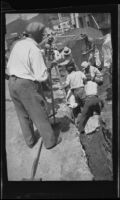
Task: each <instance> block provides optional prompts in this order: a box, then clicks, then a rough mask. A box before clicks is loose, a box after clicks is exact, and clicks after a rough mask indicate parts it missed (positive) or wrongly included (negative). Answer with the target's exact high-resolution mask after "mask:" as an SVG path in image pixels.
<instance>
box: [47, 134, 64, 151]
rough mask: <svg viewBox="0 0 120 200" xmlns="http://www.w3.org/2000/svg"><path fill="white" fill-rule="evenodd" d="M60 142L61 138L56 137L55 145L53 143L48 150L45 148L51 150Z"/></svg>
mask: <svg viewBox="0 0 120 200" xmlns="http://www.w3.org/2000/svg"><path fill="white" fill-rule="evenodd" d="M61 141H62V138H61V137H58V138H57V141H56V143H55V144H54V145H53V146H51V147H49V148H47V149H52V148H54V147H56V146H57V145H58V144H60V143H61Z"/></svg>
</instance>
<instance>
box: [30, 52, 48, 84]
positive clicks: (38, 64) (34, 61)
mask: <svg viewBox="0 0 120 200" xmlns="http://www.w3.org/2000/svg"><path fill="white" fill-rule="evenodd" d="M30 63H31V67H32V70H33V73H34V76H35V79H36V81H39V82H42V81H46V80H47V78H48V71H47V67H46V65H45V62H44V59H43V56H42V53H41V51H40V50H39V49H38V48H34V49H32V50H31V51H30Z"/></svg>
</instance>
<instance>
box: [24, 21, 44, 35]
mask: <svg viewBox="0 0 120 200" xmlns="http://www.w3.org/2000/svg"><path fill="white" fill-rule="evenodd" d="M44 28H45V26H44V25H43V24H42V23H39V22H31V23H30V24H28V26H27V27H26V30H25V32H26V33H27V34H31V35H34V34H35V33H37V32H42V31H43V30H44Z"/></svg>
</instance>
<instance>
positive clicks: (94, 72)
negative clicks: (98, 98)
mask: <svg viewBox="0 0 120 200" xmlns="http://www.w3.org/2000/svg"><path fill="white" fill-rule="evenodd" d="M90 74H91V76H92V77H95V76H96V77H99V78H100V77H102V74H101V72H100V71H99V70H98V69H97V68H96V67H94V66H90Z"/></svg>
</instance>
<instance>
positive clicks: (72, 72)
mask: <svg viewBox="0 0 120 200" xmlns="http://www.w3.org/2000/svg"><path fill="white" fill-rule="evenodd" d="M66 70H67V72H68V75H67V78H66V82H65V87H68V86H69V88H70V90H69V91H68V94H69V95H67V98H68V99H69V98H70V97H71V96H72V95H74V97H75V99H74V98H72V101H74V102H72V104H73V108H75V107H76V106H77V105H80V106H83V104H84V99H85V91H84V83H85V80H86V76H85V74H84V73H83V72H81V71H76V69H75V65H74V63H73V62H71V63H69V64H68V65H67V66H66ZM76 103H77V104H76ZM75 105H76V106H75Z"/></svg>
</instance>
